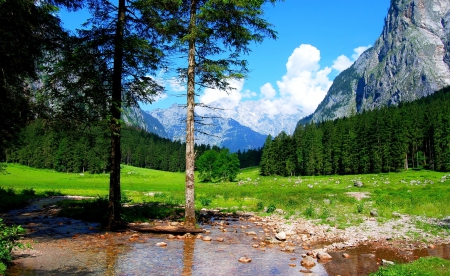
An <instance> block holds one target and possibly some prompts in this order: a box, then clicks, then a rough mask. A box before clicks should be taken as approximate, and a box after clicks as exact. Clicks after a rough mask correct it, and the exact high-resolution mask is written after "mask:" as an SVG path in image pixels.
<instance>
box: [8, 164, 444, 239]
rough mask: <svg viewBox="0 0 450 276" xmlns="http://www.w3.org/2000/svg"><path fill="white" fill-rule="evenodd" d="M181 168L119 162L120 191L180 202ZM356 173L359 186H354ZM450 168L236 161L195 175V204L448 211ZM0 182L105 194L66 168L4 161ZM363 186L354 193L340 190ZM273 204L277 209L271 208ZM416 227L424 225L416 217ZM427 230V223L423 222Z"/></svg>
mask: <svg viewBox="0 0 450 276" xmlns="http://www.w3.org/2000/svg"><path fill="white" fill-rule="evenodd" d="M184 176H185V175H184V173H170V172H162V171H155V170H148V169H142V168H136V167H130V166H123V168H122V176H121V185H122V191H123V193H124V194H125V195H126V197H127V198H128V199H130V200H131V201H132V202H165V203H168V204H173V205H178V204H184ZM355 181H361V182H362V183H363V186H362V187H356V186H354V182H355ZM449 184H450V175H448V174H445V173H439V172H433V171H425V170H422V171H413V170H411V171H405V172H400V173H386V174H367V175H347V176H340V175H335V176H312V177H297V176H293V177H278V176H270V177H263V176H260V175H259V170H258V168H249V169H244V170H242V171H241V173H240V174H239V175H238V181H236V182H223V183H196V187H195V191H196V207H197V208H199V209H200V208H203V207H207V208H218V207H220V208H222V209H227V210H230V211H237V210H246V211H258V212H260V213H261V214H269V213H270V212H273V211H275V210H276V209H281V210H283V212H282V213H283V214H284V216H285V217H286V218H291V217H292V218H295V217H306V218H310V219H316V220H319V221H321V222H322V223H328V224H334V226H337V227H341V228H345V227H348V226H350V225H355V224H358V223H359V222H361V221H362V220H363V218H364V217H367V216H368V215H369V213H370V211H371V210H376V211H377V212H378V214H379V217H378V218H377V219H378V220H380V221H383V220H386V219H389V218H391V217H392V216H393V213H395V212H398V213H401V214H410V215H421V216H426V217H433V218H444V217H447V216H450V205H449V204H448V202H450V185H449ZM0 187H3V188H6V189H7V188H13V189H16V190H23V189H34V190H35V191H36V193H38V194H39V193H42V194H43V193H44V192H46V193H47V194H48V193H49V191H53V192H55V193H62V194H65V195H82V196H101V197H104V196H106V195H107V194H108V188H109V175H108V174H96V175H91V174H88V173H86V174H79V173H78V174H67V173H57V172H54V171H51V170H40V169H33V168H29V167H26V166H21V165H16V164H8V167H7V173H6V174H0ZM349 192H350V193H355V192H356V193H366V195H367V196H368V197H367V198H363V199H362V200H361V201H358V200H357V199H356V198H354V197H352V196H349V195H348V194H347V193H349ZM277 211H279V212H281V211H280V210H277ZM423 227H428V226H426V225H423ZM430 230H432V229H430Z"/></svg>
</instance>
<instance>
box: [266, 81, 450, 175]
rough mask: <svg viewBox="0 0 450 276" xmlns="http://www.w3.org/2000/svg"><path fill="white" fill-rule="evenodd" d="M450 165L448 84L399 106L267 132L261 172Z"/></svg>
mask: <svg viewBox="0 0 450 276" xmlns="http://www.w3.org/2000/svg"><path fill="white" fill-rule="evenodd" d="M421 168H426V169H431V170H436V171H449V170H450V88H449V87H447V88H444V89H442V90H441V91H438V92H436V93H435V94H433V95H431V96H428V97H425V98H422V99H419V100H416V101H414V102H410V103H403V104H400V105H399V106H389V107H384V108H381V109H375V110H372V111H366V112H363V113H361V114H357V115H355V116H351V117H349V118H342V119H336V120H334V121H325V122H321V123H311V124H307V125H298V126H297V128H296V130H295V132H294V134H293V135H292V136H290V135H287V134H286V133H280V134H279V135H278V136H276V137H275V138H272V137H270V136H269V137H268V138H267V140H266V142H265V145H264V148H263V154H262V160H261V173H262V174H263V175H283V176H287V175H331V174H364V173H379V172H394V171H400V170H403V169H421Z"/></svg>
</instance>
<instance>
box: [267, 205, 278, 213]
mask: <svg viewBox="0 0 450 276" xmlns="http://www.w3.org/2000/svg"><path fill="white" fill-rule="evenodd" d="M276 209H277V207H276V206H275V205H274V204H270V205H269V206H268V207H267V213H273V212H274V211H275V210H276Z"/></svg>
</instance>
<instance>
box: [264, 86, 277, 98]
mask: <svg viewBox="0 0 450 276" xmlns="http://www.w3.org/2000/svg"><path fill="white" fill-rule="evenodd" d="M260 90H261V94H262V95H263V96H264V98H266V99H273V98H274V97H275V96H276V94H277V91H275V89H273V87H272V84H270V83H266V84H264V85H263V86H261V88H260Z"/></svg>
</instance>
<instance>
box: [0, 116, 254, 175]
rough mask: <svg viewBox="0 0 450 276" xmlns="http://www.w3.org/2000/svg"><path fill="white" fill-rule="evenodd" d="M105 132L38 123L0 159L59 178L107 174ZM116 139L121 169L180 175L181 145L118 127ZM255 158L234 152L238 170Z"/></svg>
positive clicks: (199, 152)
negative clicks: (67, 174)
mask: <svg viewBox="0 0 450 276" xmlns="http://www.w3.org/2000/svg"><path fill="white" fill-rule="evenodd" d="M106 126H107V122H106V121H104V122H102V123H99V124H97V125H94V126H85V127H83V128H82V129H76V128H72V127H71V126H61V125H58V126H55V125H54V123H51V122H49V121H46V120H43V119H38V120H35V121H34V122H33V123H30V124H29V125H28V126H27V127H25V128H24V129H23V130H22V132H21V133H20V135H19V142H18V143H15V145H14V146H11V147H9V148H7V149H6V151H5V153H4V156H3V158H1V159H3V160H5V161H6V162H9V163H20V164H23V165H26V166H30V167H35V168H45V169H54V170H56V171H59V172H75V173H78V172H86V171H89V172H90V173H103V172H107V171H108V170H109V168H108V164H109V162H108V158H109V142H110V141H109V131H108V129H107V127H106ZM121 135H122V140H121V144H122V145H121V151H122V154H121V156H122V160H121V163H122V164H126V165H131V166H136V167H141V168H149V169H155V170H162V171H170V172H182V171H184V170H185V167H186V164H185V156H186V148H185V147H186V146H185V143H181V142H180V141H171V140H169V139H166V138H161V137H159V136H158V135H156V134H153V133H149V132H146V131H144V130H140V129H138V128H136V127H124V129H123V131H122V133H121ZM195 148H196V152H197V156H198V157H200V156H201V155H203V153H204V152H206V151H209V150H215V151H216V152H220V151H221V149H220V148H219V147H217V146H212V147H211V146H209V145H203V144H202V145H195ZM258 152H261V150H248V151H244V152H242V153H241V152H238V154H237V156H238V159H239V161H240V164H241V167H242V166H244V167H245V166H255V165H257V164H259V159H258V158H257V155H258ZM241 160H242V161H241Z"/></svg>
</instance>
